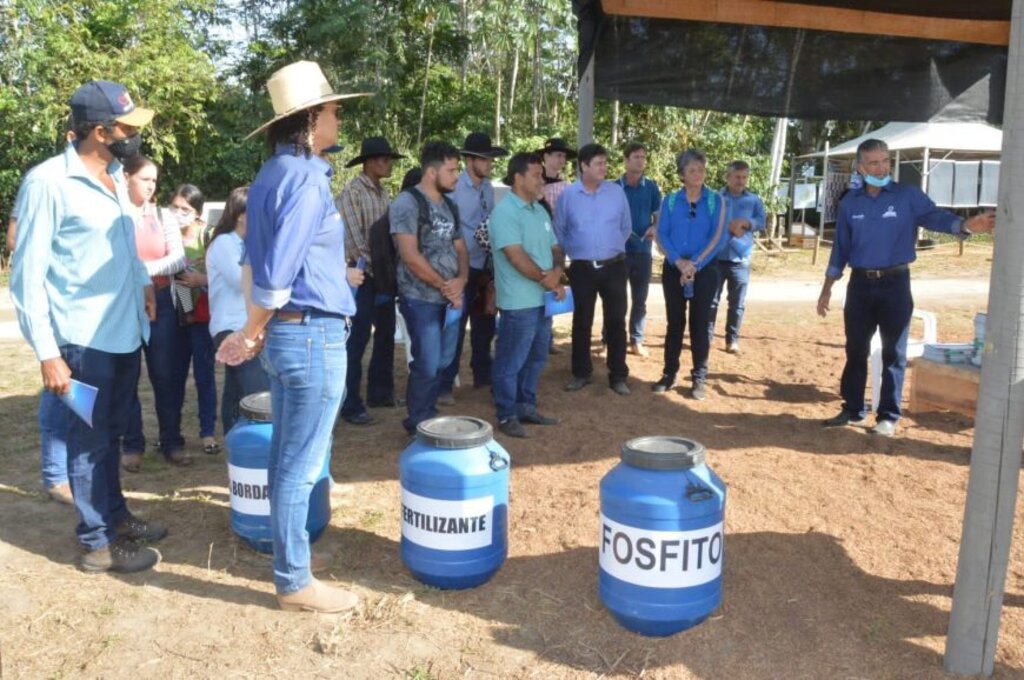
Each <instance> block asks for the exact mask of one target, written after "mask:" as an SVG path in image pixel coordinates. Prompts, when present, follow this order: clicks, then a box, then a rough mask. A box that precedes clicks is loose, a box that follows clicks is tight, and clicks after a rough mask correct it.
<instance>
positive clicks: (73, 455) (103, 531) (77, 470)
mask: <svg viewBox="0 0 1024 680" xmlns="http://www.w3.org/2000/svg"><path fill="white" fill-rule="evenodd" d="M60 353H61V357H63V359H64V361H65V362H66V363H67V365H68V368H70V369H71V377H72V378H74V379H75V380H78V381H81V382H83V383H86V384H89V385H92V386H93V387H95V388H96V389H97V392H96V404H95V406H94V410H93V415H92V427H90V426H89V425H87V424H86V423H85V421H83V420H82V419H81V418H79V417H78V416H76V415H75V414H74V413H72V412H71V411H70V409H68V408H67V406H65V405H64V402H60V401H58V402H57V404H56V405H55V406H54V408H56V409H60V410H62V411H63V412H64V414H65V417H66V418H67V424H68V430H67V432H68V439H67V447H68V481H69V482H70V484H71V493H72V495H73V496H74V499H75V509H76V510H77V511H78V520H79V521H78V527H77V528H76V529H75V532H76V533H77V534H78V540H79V542H81V544H82V545H83V546H85V548H86V549H88V550H96V549H98V548H102V547H103V546H105V545H107V544H108V543H110V542H111V541H113V540H114V539H115V538H117V525H118V524H119V523H120V522H121V520H123V519H124V518H125V516H126V515H127V513H128V508H127V506H126V505H125V500H124V495H123V494H122V493H121V477H120V467H119V462H120V450H119V445H118V442H119V439H120V437H121V435H122V434H123V433H124V431H125V427H126V425H127V422H126V420H127V416H128V413H129V408H130V406H131V400H132V393H133V392H134V391H135V386H136V384H137V383H138V375H139V362H140V352H139V350H135V351H134V352H129V353H127V354H111V353H110V352H101V351H100V350H96V349H90V348H88V347H82V346H80V345H65V346H63V347H61V348H60Z"/></svg>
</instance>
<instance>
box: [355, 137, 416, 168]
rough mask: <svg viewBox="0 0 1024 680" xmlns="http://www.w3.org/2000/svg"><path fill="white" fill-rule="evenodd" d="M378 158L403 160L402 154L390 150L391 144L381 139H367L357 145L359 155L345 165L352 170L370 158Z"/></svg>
mask: <svg viewBox="0 0 1024 680" xmlns="http://www.w3.org/2000/svg"><path fill="white" fill-rule="evenodd" d="M378 156H390V157H391V158H405V156H404V155H403V154H400V153H395V152H394V151H392V150H391V144H390V143H388V140H386V139H385V138H383V137H367V138H366V139H364V140H363V143H362V144H360V145H359V155H358V156H356V157H355V158H353V159H352V160H350V161H349V162H348V163H345V167H346V168H353V167H355V166H357V165H362V164H363V163H365V162H366V161H367V160H369V159H371V158H377V157H378Z"/></svg>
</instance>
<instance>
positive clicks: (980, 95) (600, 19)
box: [573, 0, 1010, 124]
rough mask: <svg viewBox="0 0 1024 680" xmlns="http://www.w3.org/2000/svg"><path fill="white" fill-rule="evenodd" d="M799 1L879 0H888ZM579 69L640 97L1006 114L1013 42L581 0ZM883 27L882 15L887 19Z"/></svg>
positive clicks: (966, 12) (611, 95)
mask: <svg viewBox="0 0 1024 680" xmlns="http://www.w3.org/2000/svg"><path fill="white" fill-rule="evenodd" d="M802 4H814V5H822V6H823V11H827V9H826V7H825V6H827V7H856V8H858V9H865V10H866V9H873V8H877V9H882V8H883V7H885V6H886V5H891V4H892V3H889V2H885V1H884V0H861V1H859V2H858V1H855V0H831V1H828V0H826V1H825V2H811V0H803V2H802ZM899 6H900V10H901V13H903V14H915V15H921V16H939V17H951V18H961V19H963V18H967V19H995V20H1008V19H1009V14H1010V2H1008V1H1003V0H1000V1H997V0H975V1H974V2H973V3H971V4H968V3H963V2H938V1H932V2H928V1H927V0H901V2H900V3H899ZM573 9H574V11H575V12H576V16H577V18H578V20H579V41H580V73H582V72H583V70H584V67H585V65H586V64H587V61H588V60H589V58H590V55H591V54H592V53H595V52H596V58H595V61H594V82H595V90H596V95H597V96H598V97H601V98H604V99H618V100H620V101H625V102H633V103H640V104H658V105H668V106H680V107H687V108H700V109H712V110H716V111H727V112H733V113H749V114H757V115H762V116H790V117H793V118H809V119H837V120H902V121H925V120H953V121H974V122H979V121H986V122H989V123H996V124H998V123H1000V122H1001V121H1002V114H1003V92H1004V89H1005V79H1006V62H1007V50H1006V48H1004V47H997V46H990V45H977V44H970V43H962V42H950V41H938V40H922V39H918V38H901V37H892V36H882V35H864V34H855V33H835V32H827V31H811V30H805V29H794V28H775V27H764V26H748V25H742V24H720V23H707V22H697V21H678V20H671V19H648V18H643V17H623V16H611V15H605V14H604V13H603V12H602V11H601V7H600V1H599V0H574V2H573ZM879 29H880V30H884V26H880V27H879Z"/></svg>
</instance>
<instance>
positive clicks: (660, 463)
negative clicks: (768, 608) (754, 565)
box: [598, 437, 725, 636]
mask: <svg viewBox="0 0 1024 680" xmlns="http://www.w3.org/2000/svg"><path fill="white" fill-rule="evenodd" d="M724 512H725V484H724V483H723V482H722V480H721V479H720V478H719V477H718V475H716V474H715V473H714V472H713V471H712V470H711V468H709V467H708V466H707V465H706V464H705V449H704V446H703V445H701V444H699V443H698V442H695V441H692V440H689V439H684V438H682V437H640V438H638V439H632V440H630V441H628V442H626V443H625V444H624V445H623V447H622V455H621V462H620V463H619V464H618V465H616V466H615V467H614V468H613V469H612V470H611V471H609V472H608V474H606V475H605V476H604V478H603V479H602V480H601V530H600V536H599V544H598V554H599V564H600V570H599V576H598V590H599V595H600V597H601V601H602V602H603V603H604V604H605V606H606V607H608V609H609V611H611V613H612V615H613V616H614V617H615V619H616V620H617V621H618V622H619V623H620V624H621V625H622V626H623V627H625V628H627V629H628V630H631V631H633V632H635V633H640V634H642V635H656V636H664V635H672V634H673V633H677V632H679V631H681V630H686V629H687V628H691V627H693V626H695V625H697V624H699V623H701V622H702V621H704V620H705V619H706V618H707V617H708V616H709V615H710V614H711V612H713V611H714V610H715V609H716V608H717V607H718V606H719V604H720V603H721V601H722V566H723V560H724V558H725V528H724V521H723V519H724Z"/></svg>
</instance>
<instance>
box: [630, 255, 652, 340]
mask: <svg viewBox="0 0 1024 680" xmlns="http://www.w3.org/2000/svg"><path fill="white" fill-rule="evenodd" d="M652 261H653V258H652V257H651V254H650V253H626V275H627V276H628V277H629V328H628V330H629V341H630V342H631V343H633V344H634V345H639V344H643V341H644V321H646V320H647V291H648V289H649V288H650V285H651V263H652Z"/></svg>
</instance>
